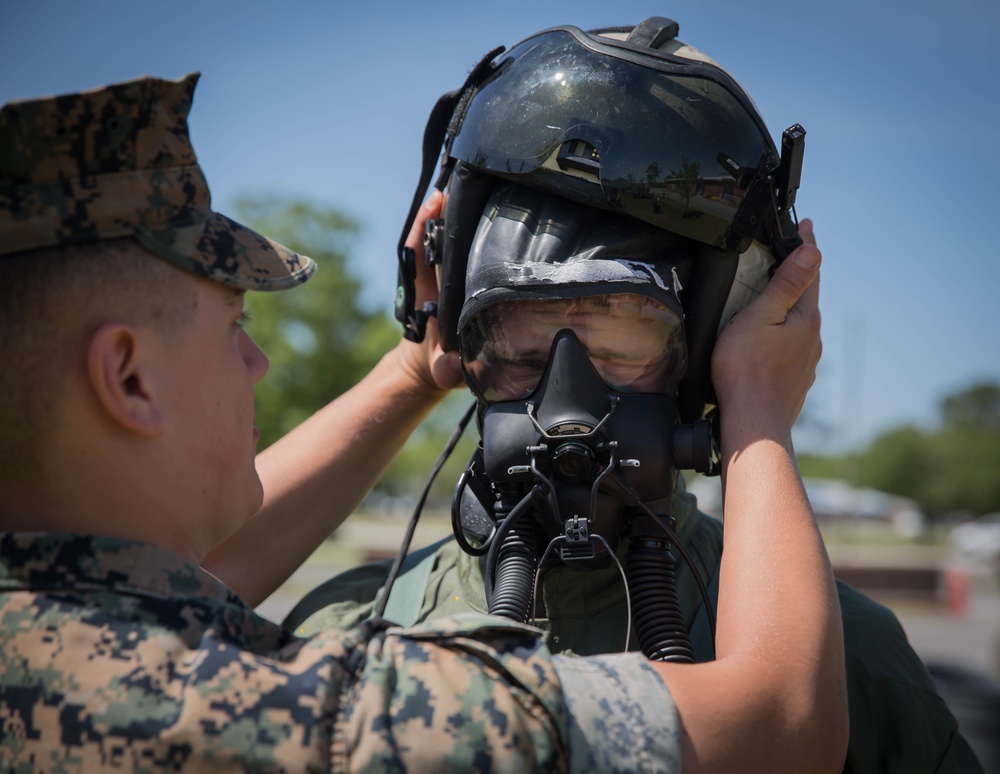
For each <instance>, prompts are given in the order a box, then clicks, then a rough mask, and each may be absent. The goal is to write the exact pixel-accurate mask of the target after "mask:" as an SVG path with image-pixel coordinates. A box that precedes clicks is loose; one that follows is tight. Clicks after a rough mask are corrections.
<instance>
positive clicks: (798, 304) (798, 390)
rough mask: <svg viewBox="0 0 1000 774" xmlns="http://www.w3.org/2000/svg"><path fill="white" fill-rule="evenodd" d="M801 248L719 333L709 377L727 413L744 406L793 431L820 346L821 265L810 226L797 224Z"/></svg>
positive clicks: (759, 415)
mask: <svg viewBox="0 0 1000 774" xmlns="http://www.w3.org/2000/svg"><path fill="white" fill-rule="evenodd" d="M799 233H800V234H801V236H802V239H803V241H804V242H805V244H803V245H802V246H801V247H799V248H798V249H797V250H795V252H793V253H792V254H791V255H790V256H789V257H788V258H787V259H786V260H785V261H784V262H783V263H782V264H781V265H780V266H779V267H778V269H777V271H775V273H774V276H773V277H772V278H771V281H770V282H769V283H768V284H767V286H766V287H765V288H764V291H763V292H762V293H761V294H760V296H758V297H757V298H756V299H754V301H752V302H751V303H750V304H748V305H747V306H746V307H745V308H744V309H743V310H741V311H740V312H738V313H737V314H736V315H735V316H734V317H733V318H732V320H730V321H729V324H728V325H727V326H726V327H725V328H724V329H723V331H722V333H721V334H720V336H719V340H718V342H717V343H716V345H715V351H714V353H713V356H712V379H713V382H714V383H715V389H716V393H717V395H718V398H719V405H720V407H722V409H723V410H724V411H725V410H726V409H727V408H730V407H733V406H741V407H745V408H746V410H747V411H752V412H754V414H755V415H757V416H758V418H760V419H764V420H768V421H775V422H778V423H780V425H781V426H786V427H788V428H791V426H792V424H793V423H794V422H795V418H796V417H797V416H798V414H799V411H800V410H801V409H802V404H803V403H804V402H805V398H806V393H807V392H808V391H809V388H810V387H811V386H812V383H813V381H814V380H815V378H816V364H817V363H818V362H819V357H820V353H821V351H822V344H821V342H820V335H819V330H820V315H819V265H820V261H821V255H820V251H819V249H818V248H817V247H816V240H815V237H814V236H813V228H812V222H811V221H808V220H803V221H802V222H801V223H800V224H799Z"/></svg>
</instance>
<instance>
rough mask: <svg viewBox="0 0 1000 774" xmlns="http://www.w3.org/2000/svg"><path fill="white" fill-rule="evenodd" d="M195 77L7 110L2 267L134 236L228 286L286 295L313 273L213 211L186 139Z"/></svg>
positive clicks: (0, 145)
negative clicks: (6, 258)
mask: <svg viewBox="0 0 1000 774" xmlns="http://www.w3.org/2000/svg"><path fill="white" fill-rule="evenodd" d="M197 81H198V74H197V73H192V74H191V75H188V76H186V77H185V78H182V79H180V80H178V81H165V80H160V79H157V78H140V79H138V80H135V81H129V82H127V83H120V84H113V85H111V86H107V87H104V88H102V89H95V90H93V91H86V92H80V93H77V94H68V95H64V96H60V97H49V98H44V99H37V100H26V101H21V102H13V103H10V104H8V105H5V106H4V107H3V108H0V256H3V255H11V254H14V253H24V252H28V251H31V250H38V249H41V248H46V247H54V246H57V245H62V244H73V243H80V242H93V241H98V240H102V239H117V238H121V237H132V238H134V239H136V240H137V241H138V242H139V243H140V244H141V245H142V246H143V247H144V248H145V249H146V250H148V251H149V252H151V253H152V254H154V255H156V256H157V257H160V258H163V259H164V260H167V261H170V262H171V263H173V264H175V265H176V266H179V267H180V268H183V269H185V270H187V271H190V272H192V273H194V274H197V275H198V276H200V277H205V278H206V279H210V280H212V281H213V282H219V283H222V284H225V285H230V286H232V287H237V288H242V289H246V290H281V289H284V288H288V287H292V286H294V285H298V284H300V283H302V282H305V281H306V280H307V279H308V278H309V277H310V276H312V274H313V272H314V271H315V269H316V265H315V263H314V262H313V261H312V260H311V259H310V258H307V257H305V256H301V255H298V254H297V253H295V252H294V251H292V250H289V249H288V248H287V247H284V246H282V245H280V244H278V243H277V242H274V241H272V240H270V239H267V238H266V237H264V236H261V235H260V234H257V233H256V232H254V231H252V230H250V229H248V228H246V227H245V226H242V225H240V224H239V223H236V222H235V221H233V220H230V219H229V218H227V217H225V216H224V215H220V214H218V213H216V212H213V211H212V209H211V206H210V194H209V189H208V183H207V181H206V180H205V176H204V174H203V173H202V171H201V168H200V167H199V166H198V163H197V159H196V158H195V154H194V149H193V148H192V147H191V144H190V139H189V136H188V126H187V115H188V112H189V110H190V108H191V100H192V98H193V95H194V87H195V84H196V83H197Z"/></svg>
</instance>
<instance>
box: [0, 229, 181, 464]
mask: <svg viewBox="0 0 1000 774" xmlns="http://www.w3.org/2000/svg"><path fill="white" fill-rule="evenodd" d="M192 279H193V278H192V277H191V276H190V275H188V274H187V273H186V272H183V271H181V270H180V269H177V268H175V267H174V266H171V265H170V264H168V263H167V262H165V261H163V260H160V259H159V258H156V257H154V256H152V255H151V254H150V253H147V252H146V251H145V250H144V249H143V248H142V247H140V246H139V244H138V243H137V242H135V241H133V240H132V239H128V238H126V239H113V240H104V241H99V242H89V243H84V244H79V245H61V246H58V247H52V248H46V249H43V250H35V251H31V252H27V253H20V254H16V255H10V256H4V257H2V258H0V332H2V333H0V364H2V366H0V428H2V430H0V469H2V471H3V472H2V473H0V476H7V475H8V474H12V475H25V474H28V475H30V474H31V472H32V471H34V470H37V467H36V466H37V464H38V463H39V462H40V461H41V460H43V459H44V456H43V452H44V445H45V444H46V442H47V439H48V438H49V436H50V433H51V431H52V429H53V427H54V425H55V423H56V422H57V421H58V417H59V405H60V396H61V393H62V390H63V389H64V385H65V383H66V379H67V377H68V376H69V375H70V374H71V373H72V372H73V371H74V370H75V369H80V368H83V357H84V353H85V347H86V346H87V344H88V342H89V341H90V337H91V336H92V335H93V334H94V333H95V332H96V331H97V330H98V329H99V328H100V326H101V325H103V324H105V323H107V322H111V321H118V322H122V323H125V324H128V325H134V326H137V327H149V326H154V327H155V328H156V329H157V330H159V331H162V333H163V334H164V335H165V336H167V338H168V340H170V339H172V338H176V334H177V333H179V332H181V331H182V330H183V329H184V328H185V327H186V326H187V325H188V324H190V323H191V321H193V320H194V312H195V308H196V304H197V300H196V298H197V297H196V294H195V283H194V282H192V281H191V280H192Z"/></svg>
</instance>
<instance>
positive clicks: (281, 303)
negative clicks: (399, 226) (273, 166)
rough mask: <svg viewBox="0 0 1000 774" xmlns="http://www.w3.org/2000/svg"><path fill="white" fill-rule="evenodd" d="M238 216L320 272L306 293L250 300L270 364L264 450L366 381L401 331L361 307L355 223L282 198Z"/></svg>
mask: <svg viewBox="0 0 1000 774" xmlns="http://www.w3.org/2000/svg"><path fill="white" fill-rule="evenodd" d="M236 212H237V214H238V216H239V218H240V219H241V220H242V221H243V222H244V223H246V224H247V225H249V226H251V227H252V228H255V229H257V230H258V231H260V232H261V233H263V234H267V235H268V236H269V237H271V238H272V239H275V240H277V241H278V242H281V243H282V244H284V245H287V246H288V247H290V248H291V249H293V250H295V251H296V252H299V253H302V254H303V255H308V256H310V257H311V258H312V259H313V260H315V261H316V263H317V265H318V267H319V268H318V270H317V271H316V274H315V276H313V278H312V279H311V280H309V282H307V283H305V285H303V286H301V287H298V288H295V289H293V290H290V291H282V292H277V293H251V294H249V295H248V296H247V302H246V308H247V311H248V313H249V314H250V317H251V320H250V323H249V325H248V331H249V333H250V334H251V336H253V338H254V339H255V340H256V341H257V342H258V343H259V344H260V345H261V347H262V348H263V349H264V351H265V352H266V353H267V356H268V358H269V360H270V361H271V370H270V372H269V373H268V375H267V376H266V377H265V378H264V379H263V380H262V381H261V382H260V384H258V385H257V392H256V395H257V426H258V427H259V428H260V432H261V446H260V448H264V447H265V446H267V445H268V444H270V443H272V442H273V441H275V440H277V439H278V438H280V437H281V436H282V435H284V434H285V433H287V432H288V431H289V430H291V429H292V428H293V427H295V426H296V425H298V424H299V423H300V422H302V420H304V419H306V418H307V417H308V416H310V415H311V414H313V413H314V412H315V411H316V410H317V409H319V408H321V407H322V406H324V405H325V404H326V403H328V402H329V401H330V400H332V399H333V398H335V397H337V396H338V395H340V394H341V393H343V392H344V391H346V390H347V389H348V388H350V387H351V386H353V385H354V384H355V383H356V382H357V381H358V380H360V379H361V377H363V376H364V375H365V374H366V373H367V372H368V371H369V370H370V369H371V368H372V366H373V365H374V364H375V363H376V362H377V361H378V359H379V357H381V355H382V354H383V353H384V352H385V351H386V350H388V349H389V348H390V347H391V346H392V345H393V344H395V342H396V341H398V340H399V329H398V327H397V326H396V325H395V323H394V322H393V321H392V320H390V319H389V317H388V315H387V314H385V313H379V312H372V311H369V310H365V309H363V308H362V307H361V306H360V305H359V303H358V292H359V290H360V289H361V281H360V280H359V279H358V278H357V277H355V276H354V275H352V274H351V272H350V270H349V267H348V263H347V256H348V252H349V250H350V249H351V246H352V244H353V241H354V239H355V237H356V236H357V233H358V229H359V226H358V224H357V223H356V222H355V221H353V220H352V219H350V218H349V217H347V216H345V215H343V214H342V213H340V212H338V211H336V210H334V209H329V208H323V207H319V206H317V205H315V204H312V203H309V202H305V201H301V200H297V199H285V198H279V197H243V198H240V199H239V200H238V201H237V203H236Z"/></svg>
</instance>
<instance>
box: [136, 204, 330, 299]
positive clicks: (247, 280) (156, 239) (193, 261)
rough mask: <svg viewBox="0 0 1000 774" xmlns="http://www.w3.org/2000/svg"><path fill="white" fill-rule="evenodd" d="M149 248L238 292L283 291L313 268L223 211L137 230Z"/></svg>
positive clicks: (306, 277)
mask: <svg viewBox="0 0 1000 774" xmlns="http://www.w3.org/2000/svg"><path fill="white" fill-rule="evenodd" d="M134 236H135V238H136V239H137V240H138V241H139V243H140V244H141V245H142V246H143V247H145V248H146V249H147V250H148V251H149V252H151V253H153V255H156V256H158V257H160V258H163V259H164V260H167V261H169V262H170V263H173V264H174V265H176V266H179V267H180V268H182V269H186V270H187V271H190V272H192V273H193V274H197V275H198V276H199V277H204V278H205V279H209V280H212V281H213V282H218V283H220V284H223V285H230V286H232V287H234V288H241V289H243V290H284V289H285V288H290V287H294V286H295V285H300V284H301V283H303V282H305V281H306V280H307V279H309V278H310V277H311V276H312V275H313V272H315V271H316V264H315V262H314V261H313V260H312V259H311V258H307V257H305V256H304V255H299V254H298V253H295V252H293V251H292V250H289V249H288V248H287V247H285V246H284V245H282V244H279V243H278V242H275V241H273V240H271V239H268V238H267V237H265V236H262V235H261V234H258V233H257V232H256V231H252V230H250V229H248V228H247V227H246V226H242V225H240V224H239V223H237V222H236V221H234V220H231V219H229V218H227V217H226V216H225V215H220V214H218V213H215V212H213V213H211V215H210V216H209V218H208V220H207V221H205V222H204V223H200V224H196V225H193V226H183V227H178V228H173V229H162V230H158V231H157V230H152V229H136V231H135V234H134Z"/></svg>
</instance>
